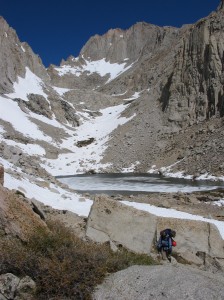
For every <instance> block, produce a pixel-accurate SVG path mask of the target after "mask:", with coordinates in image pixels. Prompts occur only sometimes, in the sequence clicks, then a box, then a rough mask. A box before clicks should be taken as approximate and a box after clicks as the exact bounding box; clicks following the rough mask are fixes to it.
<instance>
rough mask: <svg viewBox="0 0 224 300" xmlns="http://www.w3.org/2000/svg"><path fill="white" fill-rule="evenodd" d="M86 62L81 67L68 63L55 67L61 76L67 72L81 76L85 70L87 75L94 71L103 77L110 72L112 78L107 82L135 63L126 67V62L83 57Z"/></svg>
mask: <svg viewBox="0 0 224 300" xmlns="http://www.w3.org/2000/svg"><path fill="white" fill-rule="evenodd" d="M83 59H84V61H85V64H83V65H82V66H81V67H79V66H76V67H71V66H68V65H64V66H62V67H59V68H55V70H56V71H57V72H58V74H59V75H60V76H64V75H66V74H73V75H76V76H77V77H79V76H80V75H81V74H83V73H84V72H87V75H91V74H93V73H97V74H99V75H100V76H101V77H104V76H106V75H107V74H109V76H110V78H109V79H108V81H107V83H108V82H110V81H111V80H113V79H115V78H116V77H117V76H119V75H120V74H122V73H123V72H125V71H127V70H128V69H130V68H131V67H132V65H133V64H131V65H129V66H127V67H125V65H126V63H125V62H124V63H121V64H118V63H110V62H108V61H106V59H105V58H102V59H100V60H96V61H89V60H86V59H85V58H84V57H83Z"/></svg>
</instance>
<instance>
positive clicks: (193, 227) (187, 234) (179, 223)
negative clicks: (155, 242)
mask: <svg viewBox="0 0 224 300" xmlns="http://www.w3.org/2000/svg"><path fill="white" fill-rule="evenodd" d="M164 228H172V229H174V230H175V231H176V232H177V235H176V237H175V241H176V242H177V247H176V248H174V250H176V251H177V253H178V254H179V255H181V256H182V257H183V258H185V259H186V260H187V261H188V262H191V263H195V264H200V262H201V260H200V262H199V259H198V253H199V252H204V253H207V254H208V255H209V256H211V257H217V258H221V259H224V241H223V239H222V237H221V235H220V233H219V231H218V229H217V227H216V226H215V225H214V224H211V223H207V222H203V221H195V220H184V219H174V218H162V217H159V218H158V223H157V238H159V233H160V231H161V230H163V229H164Z"/></svg>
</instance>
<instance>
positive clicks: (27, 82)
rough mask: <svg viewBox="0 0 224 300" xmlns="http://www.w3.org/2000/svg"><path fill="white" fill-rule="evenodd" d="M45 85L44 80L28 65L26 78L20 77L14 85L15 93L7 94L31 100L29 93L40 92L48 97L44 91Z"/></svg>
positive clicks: (11, 96) (39, 93)
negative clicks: (28, 96)
mask: <svg viewBox="0 0 224 300" xmlns="http://www.w3.org/2000/svg"><path fill="white" fill-rule="evenodd" d="M43 86H44V83H43V81H42V80H41V79H40V78H39V77H38V76H36V75H35V74H34V73H33V72H31V71H30V69H29V68H28V67H26V74H25V78H22V77H18V79H17V82H14V85H13V88H14V93H11V94H8V95H7V96H9V97H10V98H21V99H23V100H25V101H29V99H28V98H27V95H29V94H38V95H42V96H44V97H45V98H46V99H47V94H45V92H44V91H43Z"/></svg>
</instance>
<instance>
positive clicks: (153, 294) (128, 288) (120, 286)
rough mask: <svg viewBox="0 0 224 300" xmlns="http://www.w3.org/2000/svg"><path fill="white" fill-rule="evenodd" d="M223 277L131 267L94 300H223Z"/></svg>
mask: <svg viewBox="0 0 224 300" xmlns="http://www.w3.org/2000/svg"><path fill="white" fill-rule="evenodd" d="M223 295H224V277H223V276H220V275H219V274H212V273H209V272H205V271H201V270H197V269H194V268H191V267H186V266H180V265H175V266H173V265H162V266H132V267H129V268H128V269H126V270H122V271H120V272H117V273H115V274H113V275H110V276H109V277H108V278H107V279H106V280H105V281H104V283H103V284H101V285H100V286H98V288H97V290H96V292H95V293H94V295H93V299H94V300H102V299H107V300H115V299H116V300H124V299H128V300H136V299H141V300H150V299H152V300H154V299H156V300H164V299H172V300H175V299H178V300H179V299H181V300H184V299H191V300H194V299H195V300H196V299H197V300H200V299H201V300H202V299H203V300H211V299H216V300H218V299H220V300H221V299H223Z"/></svg>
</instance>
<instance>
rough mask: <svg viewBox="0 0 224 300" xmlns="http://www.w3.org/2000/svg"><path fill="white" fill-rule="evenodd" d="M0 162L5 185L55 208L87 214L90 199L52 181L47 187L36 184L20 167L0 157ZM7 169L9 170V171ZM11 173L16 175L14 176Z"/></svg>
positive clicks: (81, 214)
mask: <svg viewBox="0 0 224 300" xmlns="http://www.w3.org/2000/svg"><path fill="white" fill-rule="evenodd" d="M0 163H1V164H2V165H4V167H5V178H4V186H5V187H7V188H9V189H16V190H19V191H21V192H23V193H24V194H25V195H26V196H27V197H28V198H30V199H36V200H38V201H40V202H42V203H44V204H45V205H49V206H51V207H53V208H55V209H60V210H64V209H66V210H69V211H72V212H74V213H76V214H78V215H80V216H84V217H87V216H88V214H89V212H90V208H91V206H92V201H91V200H89V199H84V198H83V197H81V196H80V195H78V194H77V193H75V192H73V193H72V192H69V191H67V190H65V189H62V188H61V187H59V186H57V185H55V184H52V183H50V185H49V188H46V187H45V188H44V187H41V186H38V185H37V184H36V183H35V182H34V178H32V176H29V177H28V176H26V174H24V173H23V172H22V170H21V169H20V168H17V167H15V166H13V165H12V164H11V163H9V162H7V161H6V160H4V159H3V158H1V157H0ZM8 170H10V172H9V171H8ZM7 171H8V172H9V173H7ZM11 171H13V172H11ZM12 174H13V175H16V177H15V176H13V175H12ZM18 174H19V177H18ZM37 180H39V182H41V181H43V179H41V178H35V181H37Z"/></svg>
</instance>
